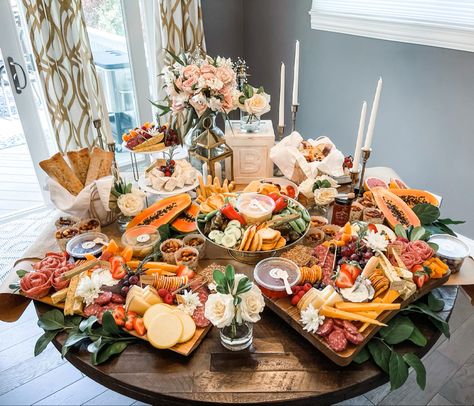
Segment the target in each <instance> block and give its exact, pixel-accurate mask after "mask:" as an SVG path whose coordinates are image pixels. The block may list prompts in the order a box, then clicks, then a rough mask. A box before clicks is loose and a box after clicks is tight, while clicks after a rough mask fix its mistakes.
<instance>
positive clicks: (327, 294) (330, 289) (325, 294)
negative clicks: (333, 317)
mask: <svg viewBox="0 0 474 406" xmlns="http://www.w3.org/2000/svg"><path fill="white" fill-rule="evenodd" d="M334 292H335V290H334V288H333V287H332V286H331V285H327V286H326V287H325V288H324V289H323V290H322V291H321V292H320V293H319V295H320V296H321V298H322V299H323V300H324V301H326V300H328V299H329V297H330V296H331V295H332V294H333V293H334Z"/></svg>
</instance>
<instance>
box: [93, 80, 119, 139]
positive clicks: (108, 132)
mask: <svg viewBox="0 0 474 406" xmlns="http://www.w3.org/2000/svg"><path fill="white" fill-rule="evenodd" d="M97 86H98V87H99V95H100V105H101V107H102V113H103V117H102V128H101V130H102V131H103V133H105V139H106V141H107V144H114V143H115V141H114V137H113V135H112V129H111V127H110V120H109V109H108V108H107V102H106V100H105V96H104V87H103V86H102V81H101V80H100V76H99V74H97Z"/></svg>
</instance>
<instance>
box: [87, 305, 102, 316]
mask: <svg viewBox="0 0 474 406" xmlns="http://www.w3.org/2000/svg"><path fill="white" fill-rule="evenodd" d="M101 310H102V306H100V305H98V304H96V303H92V304H90V305H88V306H86V307H85V308H84V310H83V312H84V315H85V316H86V317H91V316H97V314H98V313H99V312H100V311H101Z"/></svg>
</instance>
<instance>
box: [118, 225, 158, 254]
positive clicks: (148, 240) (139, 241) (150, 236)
mask: <svg viewBox="0 0 474 406" xmlns="http://www.w3.org/2000/svg"><path fill="white" fill-rule="evenodd" d="M159 241H160V233H159V232H158V231H157V230H156V227H153V226H136V227H132V228H130V229H128V230H127V231H126V232H125V234H124V235H122V244H123V245H124V246H128V247H131V248H132V249H133V256H134V257H137V258H140V259H142V258H145V257H146V256H147V255H149V254H151V252H152V251H153V248H154V247H155V245H156V244H158V242H159Z"/></svg>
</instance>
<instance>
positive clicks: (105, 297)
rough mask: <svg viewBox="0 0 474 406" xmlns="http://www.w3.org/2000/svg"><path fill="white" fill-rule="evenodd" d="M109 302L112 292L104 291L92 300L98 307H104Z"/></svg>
mask: <svg viewBox="0 0 474 406" xmlns="http://www.w3.org/2000/svg"><path fill="white" fill-rule="evenodd" d="M111 300H112V292H110V291H105V292H102V293H101V294H100V295H99V297H98V298H97V299H95V300H94V302H95V303H97V304H98V305H100V306H104V305H106V304H109V303H110V301H111Z"/></svg>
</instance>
